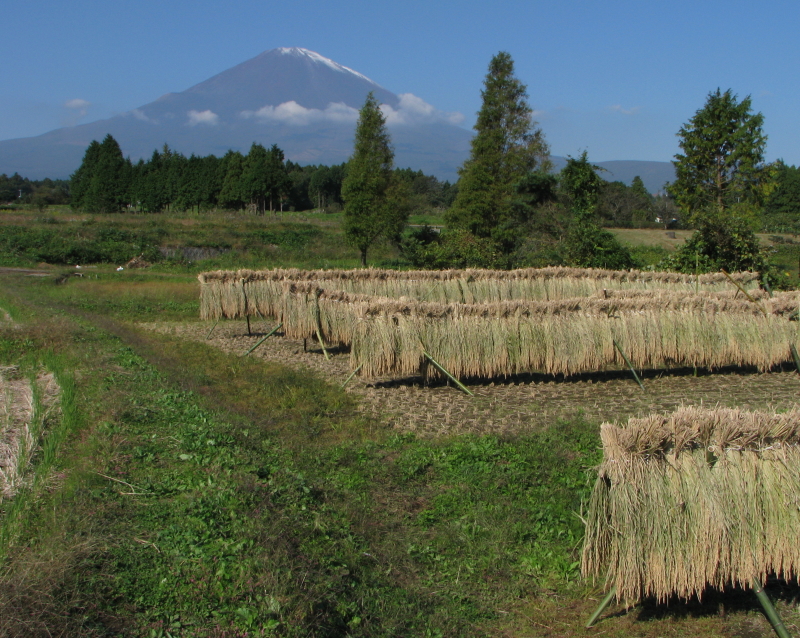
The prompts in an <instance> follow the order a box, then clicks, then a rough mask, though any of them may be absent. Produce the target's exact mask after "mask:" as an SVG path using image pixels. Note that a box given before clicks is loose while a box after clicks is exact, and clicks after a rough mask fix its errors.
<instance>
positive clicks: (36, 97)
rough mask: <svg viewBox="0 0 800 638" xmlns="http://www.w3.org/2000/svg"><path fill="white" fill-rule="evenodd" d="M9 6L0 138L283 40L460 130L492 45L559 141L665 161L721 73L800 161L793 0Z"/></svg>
mask: <svg viewBox="0 0 800 638" xmlns="http://www.w3.org/2000/svg"><path fill="white" fill-rule="evenodd" d="M11 4H12V7H13V11H14V15H15V16H16V17H17V19H18V20H17V23H16V24H15V29H14V30H12V33H9V34H8V35H7V37H6V38H5V42H4V44H5V47H6V50H7V51H22V52H23V55H19V54H17V55H16V58H17V59H16V60H15V64H14V65H13V66H12V68H8V69H6V70H5V72H4V75H5V79H6V81H5V83H4V84H5V86H6V87H10V86H13V87H14V89H13V91H8V94H7V95H6V96H5V99H4V100H3V101H2V103H0V140H8V139H16V138H24V137H34V136H38V135H41V134H44V133H46V132H49V131H51V130H54V129H58V128H61V127H62V126H70V125H77V124H86V123H90V122H93V121H98V120H103V119H107V118H110V117H112V116H114V115H117V114H120V113H124V112H131V111H133V110H134V109H136V108H138V107H140V106H143V105H145V104H148V103H150V102H153V101H155V100H156V99H158V98H159V97H160V96H162V95H164V94H166V93H179V92H182V91H185V90H186V89H188V88H190V87H192V86H194V85H195V84H198V83H200V82H203V81H205V80H207V79H209V78H211V77H213V76H214V75H216V74H218V73H220V72H222V71H225V70H227V69H229V68H231V67H233V66H236V65H237V64H240V63H242V62H244V61H246V60H248V59H251V58H253V57H255V56H257V55H259V54H261V53H263V52H265V51H268V50H271V49H276V48H280V47H299V48H305V49H308V50H309V51H313V52H316V53H318V54H319V55H321V56H324V57H325V58H328V59H330V60H332V61H333V62H335V63H337V64H339V65H342V66H344V67H347V68H349V69H352V70H353V71H355V72H357V73H359V74H363V75H364V76H366V77H368V78H369V79H371V80H372V81H374V82H375V83H377V84H378V85H380V86H381V87H383V88H385V89H387V90H389V91H391V92H393V93H395V94H398V95H403V94H409V95H411V96H412V97H413V98H414V99H417V100H420V101H421V104H424V105H426V106H430V107H432V108H433V109H435V110H436V112H438V113H442V114H446V115H448V116H450V120H451V122H452V123H456V124H459V122H460V126H462V127H463V128H465V129H467V130H471V127H472V125H473V124H474V121H475V114H476V113H477V110H478V109H479V108H480V91H481V88H482V86H483V80H484V77H485V74H486V69H487V66H488V64H489V61H490V59H491V57H492V56H493V55H495V54H496V53H497V52H498V51H500V50H505V51H508V52H509V53H510V54H511V56H512V58H513V59H514V62H515V70H516V76H517V77H518V78H519V79H520V80H521V81H522V82H523V83H524V84H526V85H527V87H528V94H529V102H530V105H531V107H532V108H533V109H534V118H535V119H536V120H537V121H538V123H539V125H540V127H541V128H542V130H543V132H544V135H545V139H546V140H547V142H548V143H549V145H550V151H551V153H552V154H553V155H555V156H561V157H566V156H568V155H569V156H573V157H575V156H577V155H579V154H580V153H581V152H582V151H583V150H587V151H588V153H589V157H590V159H591V160H592V161H593V162H609V161H656V162H670V161H672V159H673V158H674V155H675V153H677V152H678V150H679V149H678V138H677V133H678V130H679V129H680V127H681V126H682V125H683V124H685V123H686V122H687V121H688V120H689V119H690V118H691V117H692V116H693V115H694V113H695V112H696V111H697V110H698V109H700V108H702V107H703V105H704V103H705V99H706V97H707V95H708V94H709V93H710V92H712V91H714V90H716V89H717V88H718V87H719V88H721V89H723V90H725V89H728V88H730V89H731V90H732V91H733V92H734V93H736V94H737V95H738V96H739V99H742V98H744V97H746V96H748V95H749V96H751V98H752V107H753V111H755V112H761V113H763V114H764V117H765V123H764V131H765V133H766V134H767V135H768V138H769V139H768V142H767V151H766V159H767V161H774V160H777V159H783V160H784V161H786V162H787V163H789V164H795V165H796V164H798V163H800V151H798V150H797V149H798V146H800V132H798V131H797V130H796V127H795V126H794V113H795V112H796V110H797V107H798V106H800V89H796V88H795V87H793V86H792V85H791V83H789V82H788V81H787V79H788V78H789V77H791V70H792V68H793V67H794V64H793V62H794V61H795V58H796V57H797V52H796V49H797V47H796V45H794V33H793V27H792V25H793V24H795V21H793V20H792V19H791V18H792V17H800V6H796V5H794V4H790V3H788V2H776V3H771V4H770V5H768V6H766V7H758V8H756V7H754V6H751V5H750V4H747V3H744V2H734V3H730V2H728V3H725V4H724V5H723V4H722V3H721V2H717V1H716V0H715V1H714V2H708V3H703V4H702V5H700V6H698V5H696V4H689V3H688V2H677V3H675V2H671V3H666V2H655V3H648V4H647V5H646V6H642V5H639V4H636V3H634V2H616V3H613V4H612V5H611V6H600V5H597V4H595V3H592V2H589V1H588V0H582V1H580V2H576V3H571V4H570V5H569V6H566V5H561V4H558V3H552V2H542V3H536V4H535V5H529V4H526V3H521V2H510V3H506V4H503V5H502V6H500V7H491V8H488V7H485V6H483V5H482V4H481V3H477V2H470V3H468V4H463V3H458V4H456V3H454V2H443V3H438V4H437V5H435V6H428V5H427V4H424V3H421V2H415V1H414V2H409V3H404V5H403V7H385V6H372V5H369V6H368V5H366V4H362V3H357V2H356V3H353V2H347V3H344V2H338V3H323V2H319V1H316V2H310V3H306V4H304V6H303V7H302V8H296V7H293V6H264V5H261V4H257V3H252V2H244V3H241V5H240V6H239V7H237V10H236V11H222V10H221V8H222V7H224V6H226V5H222V3H219V2H213V1H210V0H205V1H200V2H193V3H189V2H185V1H181V2H176V3H171V4H170V5H169V6H163V5H162V4H159V3H156V2H153V1H152V0H143V1H142V2H139V3H136V4H135V5H134V4H133V3H131V4H123V5H121V6H119V7H115V9H114V10H113V11H112V10H109V8H108V7H107V5H104V4H101V3H100V2H98V1H97V0H77V2H76V3H73V4H71V5H70V6H69V7H65V6H63V5H61V4H60V3H56V2H54V0H44V1H40V2H30V3H22V2H19V1H18V0H13V2H12V3H11ZM309 16H310V18H309ZM386 25H390V26H386ZM75 33H80V34H81V36H80V37H79V38H76V37H75V35H74V34H75ZM234 34H239V35H238V36H237V37H234ZM36 41H42V42H46V43H47V46H34V47H31V45H30V43H31V42H36ZM731 42H746V43H747V46H738V45H733V46H731ZM793 45H794V46H793ZM87 69H88V72H87ZM676 89H679V90H676Z"/></svg>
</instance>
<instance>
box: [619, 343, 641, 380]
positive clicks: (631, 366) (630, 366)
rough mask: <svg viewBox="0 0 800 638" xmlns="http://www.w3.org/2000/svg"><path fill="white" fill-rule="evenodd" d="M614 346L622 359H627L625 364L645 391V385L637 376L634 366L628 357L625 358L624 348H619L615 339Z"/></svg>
mask: <svg viewBox="0 0 800 638" xmlns="http://www.w3.org/2000/svg"><path fill="white" fill-rule="evenodd" d="M614 346H615V347H616V348H617V351H618V352H619V353H620V354H621V355H622V358H623V359H625V363H627V364H628V367H629V368H630V370H631V373H632V374H633V378H634V379H636V383H638V384H639V387H640V388H641V389H642V390H643V391H644V385H643V384H642V380H641V379H640V378H639V375H638V374H636V370H634V368H633V364H632V363H631V362H630V360H629V359H628V357H626V356H625V353H624V352H623V351H622V348H620V347H619V344H618V343H617V340H616V339H614Z"/></svg>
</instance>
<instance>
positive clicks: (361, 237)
mask: <svg viewBox="0 0 800 638" xmlns="http://www.w3.org/2000/svg"><path fill="white" fill-rule="evenodd" d="M393 163H394V151H393V150H392V147H391V142H390V138H389V132H388V131H387V130H386V120H385V118H384V116H383V113H382V112H381V110H380V107H379V105H378V102H377V100H376V99H375V96H374V95H373V94H372V93H371V92H370V94H369V95H368V96H367V100H366V102H365V103H364V106H363V107H362V108H361V111H360V113H359V118H358V124H357V125H356V135H355V147H354V150H353V155H352V157H350V160H349V162H348V165H347V176H346V177H345V178H344V181H343V182H342V198H343V199H344V232H345V235H346V237H347V239H348V241H349V242H350V243H351V244H352V245H353V246H355V247H356V248H358V250H359V252H360V253H361V265H362V266H366V265H367V250H368V249H369V247H370V246H371V245H372V244H373V243H374V242H375V241H376V240H377V239H378V238H380V237H384V238H387V239H391V238H396V237H399V235H400V232H401V231H402V230H403V228H404V227H405V225H406V223H407V221H408V210H407V208H406V207H405V206H404V205H403V204H404V202H403V201H402V198H403V191H402V189H401V188H399V187H398V185H397V184H396V183H393V179H392V164H393Z"/></svg>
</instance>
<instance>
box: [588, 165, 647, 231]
mask: <svg viewBox="0 0 800 638" xmlns="http://www.w3.org/2000/svg"><path fill="white" fill-rule="evenodd" d="M597 216H598V218H599V219H600V221H601V223H602V224H603V225H606V226H613V227H615V228H647V227H650V226H654V225H655V221H654V220H655V218H656V216H657V214H656V212H655V205H654V201H653V197H652V196H651V195H650V193H648V192H647V189H646V188H645V186H644V183H643V182H642V180H641V178H640V177H638V176H636V177H635V178H634V179H633V183H632V184H631V186H626V185H625V184H624V183H622V182H605V183H604V184H603V185H602V187H601V190H600V195H599V199H598V202H597Z"/></svg>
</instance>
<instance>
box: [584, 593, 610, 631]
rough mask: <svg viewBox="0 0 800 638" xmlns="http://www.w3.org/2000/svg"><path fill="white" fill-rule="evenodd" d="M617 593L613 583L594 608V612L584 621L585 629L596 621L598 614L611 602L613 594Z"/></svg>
mask: <svg viewBox="0 0 800 638" xmlns="http://www.w3.org/2000/svg"><path fill="white" fill-rule="evenodd" d="M616 594H617V586H616V585H614V586H613V587H612V588H611V589H609V590H608V593H607V594H606V597H605V598H603V600H602V601H601V602H600V605H599V606H598V607H597V609H595V611H594V613H593V614H592V615H591V616H590V617H589V620H588V621H587V623H586V629H589V627H591V626H592V625H594V624H595V623H596V622H597V619H598V618H600V614H602V613H603V612H604V611H605V609H606V607H608V606H609V605H610V604H611V601H612V600H613V598H614V596H616Z"/></svg>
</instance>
